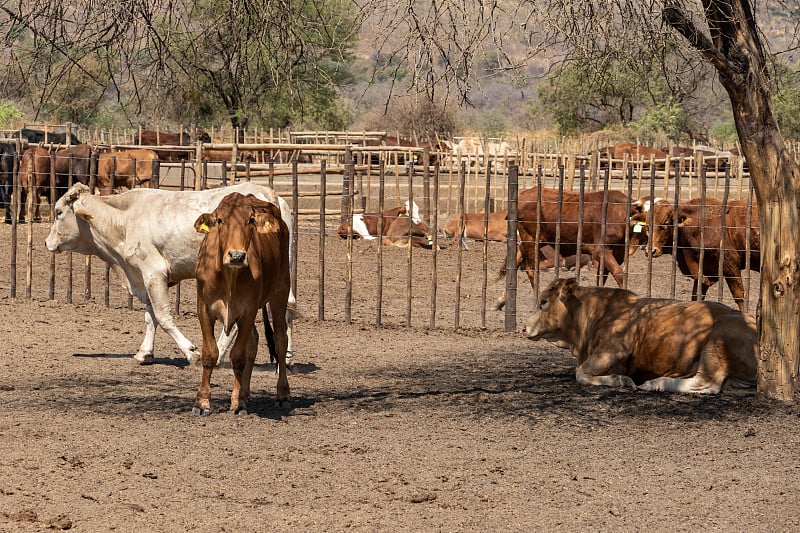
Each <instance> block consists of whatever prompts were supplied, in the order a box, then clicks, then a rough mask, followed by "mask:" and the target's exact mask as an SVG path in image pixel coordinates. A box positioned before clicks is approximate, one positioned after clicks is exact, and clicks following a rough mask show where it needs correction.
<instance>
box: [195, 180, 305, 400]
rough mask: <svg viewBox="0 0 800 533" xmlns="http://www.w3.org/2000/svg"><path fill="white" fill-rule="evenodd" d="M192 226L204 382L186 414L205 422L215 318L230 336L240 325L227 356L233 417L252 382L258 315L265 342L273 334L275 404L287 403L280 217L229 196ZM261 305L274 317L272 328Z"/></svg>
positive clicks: (286, 282)
mask: <svg viewBox="0 0 800 533" xmlns="http://www.w3.org/2000/svg"><path fill="white" fill-rule="evenodd" d="M194 226H195V229H196V230H197V231H198V232H199V233H204V234H205V238H204V239H203V242H202V244H201V245H200V252H199V254H198V257H197V268H196V275H197V316H198V318H199V320H200V328H201V330H202V333H203V377H202V381H201V383H200V387H199V388H198V390H197V400H196V402H195V406H194V408H193V409H192V412H193V413H194V414H196V415H203V416H205V415H208V414H209V413H210V410H211V373H212V371H213V370H214V367H215V366H216V365H217V360H218V358H219V349H218V348H217V342H216V339H215V337H214V324H215V322H216V321H217V320H219V321H221V322H222V328H223V330H224V331H225V333H226V334H230V333H231V331H232V328H233V327H234V325H236V326H238V330H239V335H238V336H237V338H236V341H235V342H234V344H233V347H232V348H231V353H230V361H231V367H232V368H233V374H234V383H233V392H232V393H231V407H230V409H231V411H232V412H233V413H247V400H248V398H249V397H250V377H251V376H252V373H253V365H254V364H255V360H256V352H257V351H258V332H257V331H256V328H255V320H256V315H257V314H258V310H259V309H261V310H262V315H263V317H264V330H265V334H266V336H267V338H268V339H269V338H270V337H273V335H274V351H275V353H274V354H273V355H274V356H275V357H276V359H277V361H278V387H277V389H278V391H277V397H278V401H279V402H281V403H283V402H285V401H288V399H289V380H288V378H287V371H286V350H287V346H288V337H287V322H286V307H287V304H286V302H287V300H288V298H289V289H290V287H291V281H290V276H289V229H288V227H287V226H286V224H285V223H284V221H283V220H282V219H281V212H280V209H279V208H278V206H276V205H274V204H272V203H270V202H265V201H262V200H259V199H257V198H256V197H255V196H253V195H247V196H243V195H241V194H239V193H231V194H229V195H227V196H226V197H225V198H223V199H222V201H221V202H220V204H219V205H218V206H217V208H216V209H215V210H214V211H213V212H212V213H204V214H202V215H200V216H199V217H198V218H197V220H196V221H195V224H194ZM267 306H269V310H270V311H271V312H272V313H271V314H272V328H270V324H269V313H268V312H267ZM248 332H249V333H248Z"/></svg>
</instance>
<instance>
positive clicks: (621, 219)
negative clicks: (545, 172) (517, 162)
mask: <svg viewBox="0 0 800 533" xmlns="http://www.w3.org/2000/svg"><path fill="white" fill-rule="evenodd" d="M538 197H539V193H538V189H537V188H536V187H533V188H531V189H526V190H524V191H522V192H520V193H519V201H518V218H519V220H520V222H521V223H523V224H526V225H527V227H528V230H527V231H528V233H530V234H531V235H535V230H536V221H537V203H538ZM541 197H542V203H541V214H540V217H541V218H540V220H541V230H540V240H541V241H542V242H550V243H554V242H555V241H556V237H557V236H558V237H559V239H560V243H561V245H562V246H563V247H564V248H563V252H562V255H563V254H567V255H574V254H575V253H576V243H577V242H578V226H579V222H580V220H581V218H580V193H578V192H572V191H562V200H561V204H560V209H559V192H558V190H557V189H551V188H544V187H543V188H542V193H541ZM606 203H607V208H606V209H605V218H604V213H603V210H604V205H606ZM629 211H630V207H629V201H628V197H627V195H625V194H624V193H622V192H619V191H608V196H607V197H606V194H605V192H603V191H596V192H588V193H584V201H583V224H582V225H583V228H582V229H583V233H582V236H581V242H582V243H583V244H584V245H587V246H588V245H599V244H600V243H605V244H607V245H621V244H623V243H624V242H625V231H626V228H627V227H628V216H629ZM559 213H560V216H559ZM559 221H560V231H559ZM604 225H605V239H603V226H604ZM615 255H616V254H615Z"/></svg>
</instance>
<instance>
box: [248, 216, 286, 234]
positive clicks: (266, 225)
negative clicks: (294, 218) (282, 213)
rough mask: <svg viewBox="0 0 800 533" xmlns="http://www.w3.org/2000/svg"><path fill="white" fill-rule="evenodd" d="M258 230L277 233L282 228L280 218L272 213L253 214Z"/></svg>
mask: <svg viewBox="0 0 800 533" xmlns="http://www.w3.org/2000/svg"><path fill="white" fill-rule="evenodd" d="M253 217H254V218H255V225H256V230H257V231H258V232H259V233H275V232H277V231H278V229H279V228H280V223H279V222H278V219H277V218H276V217H275V216H274V215H273V214H272V213H259V212H257V213H256V214H255V215H253Z"/></svg>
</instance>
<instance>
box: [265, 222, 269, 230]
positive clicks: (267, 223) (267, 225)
mask: <svg viewBox="0 0 800 533" xmlns="http://www.w3.org/2000/svg"><path fill="white" fill-rule="evenodd" d="M264 227H265V228H268V227H269V220H265V221H264Z"/></svg>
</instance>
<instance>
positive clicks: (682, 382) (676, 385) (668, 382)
mask: <svg viewBox="0 0 800 533" xmlns="http://www.w3.org/2000/svg"><path fill="white" fill-rule="evenodd" d="M638 389H639V390H643V391H648V392H684V393H694V394H719V392H720V391H721V390H722V382H720V383H716V382H714V381H711V380H709V379H708V378H707V377H706V376H703V375H700V374H695V375H694V376H692V377H690V378H655V379H651V380H648V381H645V382H644V383H642V384H641V385H639V386H638Z"/></svg>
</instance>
